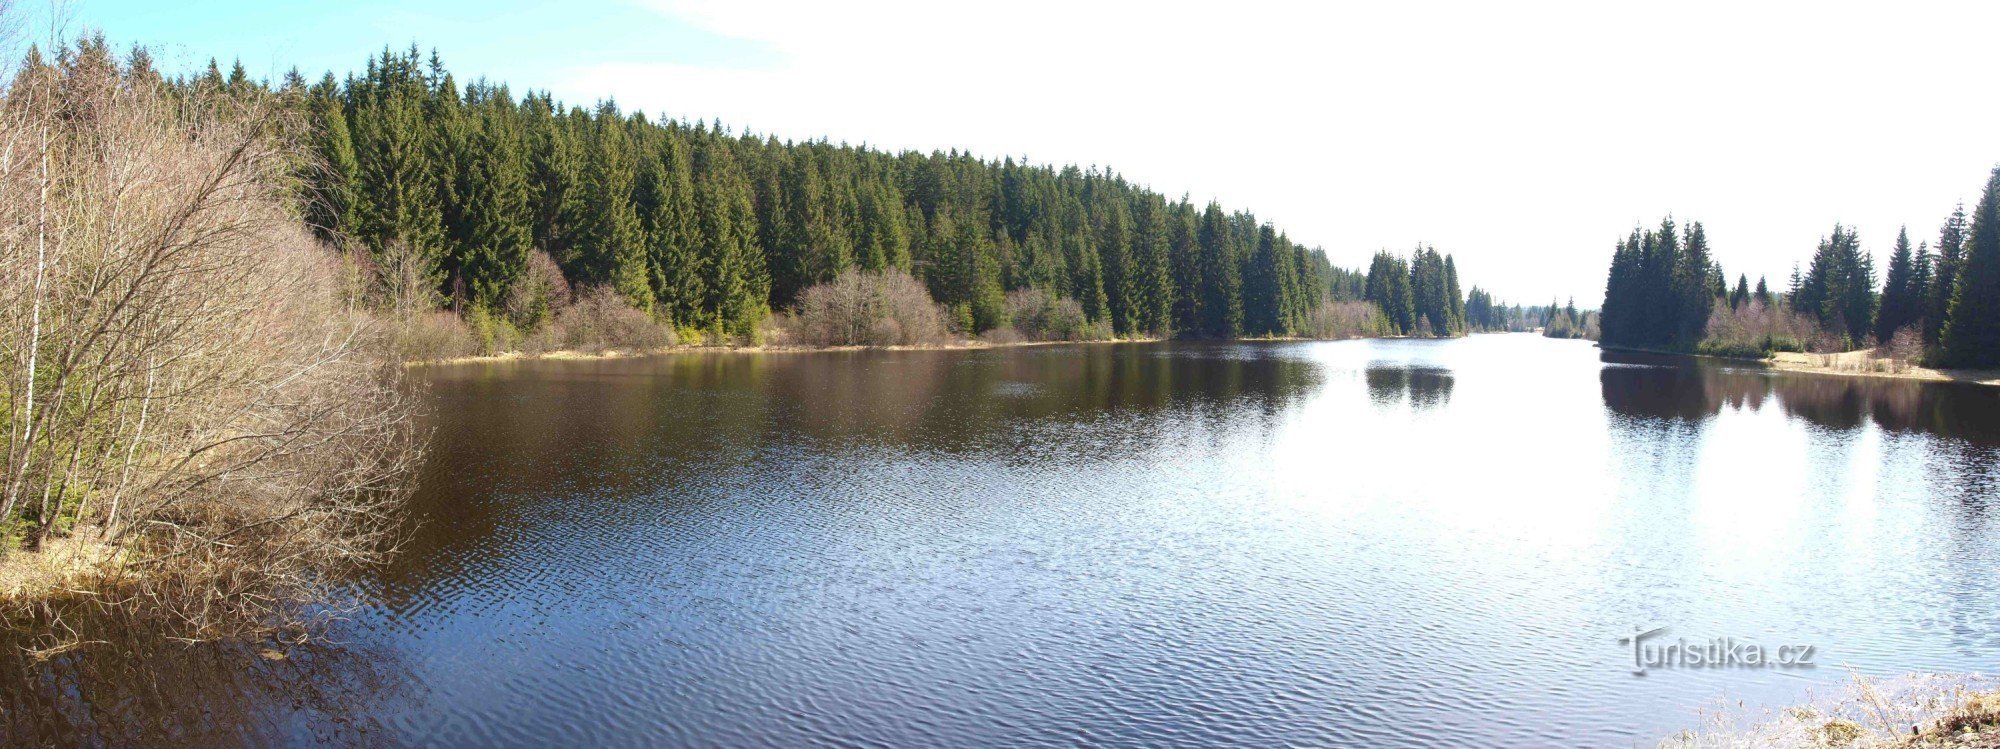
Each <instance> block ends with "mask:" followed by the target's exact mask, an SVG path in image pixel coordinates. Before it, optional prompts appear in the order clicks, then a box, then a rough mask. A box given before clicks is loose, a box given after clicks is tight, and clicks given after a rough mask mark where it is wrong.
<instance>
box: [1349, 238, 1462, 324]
mask: <svg viewBox="0 0 2000 749" xmlns="http://www.w3.org/2000/svg"><path fill="white" fill-rule="evenodd" d="M1362 296H1363V299H1365V300H1366V301H1368V302H1372V303H1374V305H1375V306H1376V307H1377V308H1379V309H1381V310H1382V313H1383V315H1384V317H1385V318H1386V319H1387V321H1388V323H1389V324H1390V325H1391V326H1392V327H1393V329H1394V332H1395V333H1396V334H1399V335H1422V336H1430V335H1436V336H1455V335H1461V334H1464V333H1465V332H1466V316H1465V296H1464V295H1462V294H1460V293H1459V287H1458V264H1457V263H1456V262H1455V261H1453V260H1452V258H1451V256H1449V255H1439V254H1438V251H1437V250H1436V249H1433V248H1430V247H1418V248H1417V250H1416V252H1415V253H1413V254H1412V255H1411V256H1410V258H1409V259H1407V260H1406V259H1403V258H1401V257H1398V256H1396V255H1393V254H1391V253H1389V252H1387V251H1383V252H1378V253H1376V254H1375V259H1374V261H1373V262H1371V263H1369V265H1368V276H1367V278H1366V279H1364V281H1363V290H1362Z"/></svg>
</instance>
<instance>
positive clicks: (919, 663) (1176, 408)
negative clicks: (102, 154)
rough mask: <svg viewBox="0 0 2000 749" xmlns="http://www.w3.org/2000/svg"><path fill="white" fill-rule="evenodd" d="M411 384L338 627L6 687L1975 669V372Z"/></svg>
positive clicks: (651, 741)
mask: <svg viewBox="0 0 2000 749" xmlns="http://www.w3.org/2000/svg"><path fill="white" fill-rule="evenodd" d="M422 375H423V377H425V378H426V379H428V380H429V383H430V388H431V398H432V401H433V403H434V404H435V409H436V413H435V426H436V429H437V438H436V443H435V448H434V452H433V454H432V457H431V460H430V462H429V464H428V467H427V469H426V472H425V475H424V476H423V478H422V482H421V483H422V487H421V490H420V492H419V494H418V496H417V498H416V501H415V516H416V518H417V520H418V521H420V522H421V526H420V527H419V528H418V530H416V531H415V534H414V537H413V539H412V542H411V543H410V545H409V546H408V548H407V550H406V551H405V552H404V554H403V555H402V556H401V557H400V559H399V560H398V561H397V563H396V564H395V565H394V566H393V567H392V568H390V569H388V570H386V571H384V572H383V573H382V574H381V575H380V576H379V577H377V578H375V579H371V580H369V581H368V584H367V585H366V586H364V590H362V591H361V592H362V594H363V595H365V596H367V597H369V598H370V599H371V600H374V601H377V602H378V603H376V604H374V605H371V606H368V607H366V608H364V609H363V610H362V611H360V612H359V613H358V614H357V615H356V616H355V617H354V618H353V619H352V620H351V621H349V622H346V623H344V624H341V625H339V626H336V627H335V628H334V632H333V633H332V634H333V638H332V639H334V640H335V641H336V642H334V643H330V644H324V645H319V646H315V647H311V648H300V649H298V650H297V651H295V653H294V655H293V656H292V657H290V658H289V659H287V660H284V661H278V662H263V661H260V660H259V659H257V658H254V657H252V656H251V655H250V654H248V653H246V652H243V651H232V650H229V649H219V650H209V651H203V652H202V653H201V657H196V656H195V655H194V654H191V653H167V654H164V655H163V654H150V655H146V656H139V655H132V656H120V655H118V654H111V655H106V656H105V658H107V659H110V660H112V661H117V663H116V664H115V665H113V666H108V667H106V671H105V672H109V673H121V674H125V676H121V677H118V678H104V677H97V678H93V679H89V680H77V681H70V682H64V681H62V679H61V678H60V677H52V678H53V680H52V681H51V679H49V678H45V679H44V687H43V688H45V689H48V690H51V691H53V692H54V693H57V694H59V695H61V696H60V697H59V698H58V699H56V700H55V701H54V702H51V703H49V704H59V705H62V706H64V707H63V709H64V710H65V711H67V712H65V714H64V716H63V717H62V718H61V719H60V720H47V721H42V722H41V725H44V726H46V725H51V724H61V725H73V726H80V727H82V730H84V731H86V732H88V733H87V734H81V735H82V736H84V737H85V738H92V737H94V739H95V740H100V741H102V740H105V739H106V738H107V737H109V739H110V740H113V741H116V740H119V739H121V738H122V739H132V738H134V737H145V738H149V739H154V740H162V737H168V738H170V739H171V740H174V741H186V742H188V743H250V744H269V743H278V744H284V743H290V744H311V743H319V742H338V743H354V744H365V745H403V744H410V745H443V746H598V745H609V746H659V745H692V746H748V745H774V746H972V745H1038V746H1072V745H1113V746H1163V745H1195V746H1208V745H1223V744H1237V745H1258V746H1275V745H1287V744H1289V745H1327V744H1332V745H1381V746H1434V745H1440V744H1448V745H1460V746H1486V745H1494V746H1507V745H1520V746H1546V745H1552V744H1560V745H1567V746H1630V745H1634V744H1637V745H1642V746H1651V745H1652V744H1653V742H1654V741H1656V740H1657V739H1658V738H1659V737H1660V736H1662V735H1664V734H1666V733H1669V732H1671V731H1673V730H1675V729H1678V728H1681V727H1684V726H1689V725H1692V724H1694V723H1695V722H1696V721H1697V715H1696V712H1695V711H1696V710H1697V709H1698V708H1701V707H1705V706H1709V705H1712V704H1713V703H1714V701H1715V700H1717V699H1719V698H1724V697H1727V698H1729V699H1732V700H1735V699H1741V700H1744V701H1746V702H1747V703H1748V704H1750V705H1752V706H1755V705H1759V704H1767V705H1782V704H1787V703H1792V702H1796V701H1800V700H1802V699H1804V698H1805V697H1806V696H1807V692H1808V690H1810V689H1813V688H1816V687H1822V686H1826V685H1837V684H1840V683H1841V682H1843V681H1844V680H1846V679H1847V678H1848V671H1847V667H1851V668H1853V669H1855V670H1856V671H1859V672H1861V673H1864V674H1882V675H1888V674H1898V673H1903V672H1907V671H1957V672H1962V671H1974V672H1981V671H1992V670H1993V669H1994V668H1995V667H1996V665H2000V527H1997V526H1996V521H1995V518H1994V512H1995V509H1996V508H1995V506H1994V501H1995V500H1996V499H2000V467H1996V458H1997V457H2000V389H1980V388H1975V387H1968V386H1957V385H1937V384H1917V383H1911V382H1893V381H1876V380H1864V379H1846V378H1837V377H1823V376H1803V375H1777V374H1773V373H1769V372H1764V371H1760V370H1756V369H1754V368H1728V367H1719V366H1715V365H1712V364H1693V363H1690V362H1689V361H1687V360H1678V359H1666V358H1654V357H1636V356H1624V355H1615V354H1606V353H1601V352H1599V351H1598V350H1597V349H1595V348H1593V347H1592V346H1591V345H1590V344H1588V343H1583V342H1572V341H1550V340H1545V339H1541V338H1537V337H1531V336H1522V335H1511V336H1476V337H1473V338H1470V339H1466V340H1459V341H1439V342H1425V341H1353V342H1342V343H1323V344H1316V343H1285V344H1242V345H1189V344H1159V345H1118V346H1082V347H1046V348H1021V349H1006V350H988V351H958V352H865V353H853V352H848V353H824V354H765V355H752V354H716V355H685V356H674V357H666V358H657V359H637V360H611V361H567V362H565V361H556V362H519V363H499V364H482V365H468V366H461V367H450V368H435V369H425V370H422ZM1655 626H1667V627H1669V628H1670V629H1669V630H1668V632H1667V633H1666V635H1665V636H1664V637H1665V638H1672V637H1686V638H1688V639H1690V640H1705V639H1708V638H1715V637H1733V638H1736V639H1738V640H1739V641H1743V640H1748V641H1754V642H1756V643H1760V644H1767V645H1771V646H1777V645H1784V644H1810V645H1813V646H1815V662H1816V663H1817V666H1816V667H1812V668H1748V667H1740V666H1739V667H1727V668H1686V667H1680V668H1655V669H1652V670H1650V671H1649V672H1648V673H1646V674H1644V675H1635V674H1634V673H1633V667H1632V659H1631V651H1630V648H1629V646H1627V645H1625V644H1621V643H1620V642H1619V641H1618V638H1619V637H1621V636H1623V635H1625V634H1628V633H1630V632H1631V631H1632V629H1633V628H1634V627H1655ZM121 669H123V670H121ZM162 674H165V676H162ZM145 679H152V681H150V682H146V681H144V680H145ZM141 683H146V684H151V686H146V687H137V686H133V685H134V684H141ZM15 704H19V703H18V702H16V703H15ZM134 726H139V727H140V729H143V730H140V729H134V728H133V727H134ZM163 726H164V727H166V732H162V731H161V730H156V729H161V727H163ZM76 737H77V735H72V736H70V737H69V738H72V739H73V738H76ZM14 738H17V739H19V738H23V737H22V736H16V737H14ZM27 738H30V739H32V740H36V741H39V740H44V739H49V738H63V737H60V736H53V737H52V736H50V735H48V734H42V735H37V736H33V737H27Z"/></svg>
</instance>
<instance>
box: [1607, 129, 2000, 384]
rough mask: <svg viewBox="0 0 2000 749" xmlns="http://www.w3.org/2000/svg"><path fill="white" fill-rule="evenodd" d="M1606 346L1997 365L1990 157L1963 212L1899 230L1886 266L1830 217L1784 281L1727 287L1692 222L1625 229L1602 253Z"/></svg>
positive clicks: (1997, 222)
mask: <svg viewBox="0 0 2000 749" xmlns="http://www.w3.org/2000/svg"><path fill="white" fill-rule="evenodd" d="M1604 296H1605V299H1604V312H1603V341H1604V343H1605V344H1607V345H1612V346H1621V347H1631V348H1652V349H1663V350H1673V351H1691V352H1698V353H1712V354H1722V355H1730V356H1768V355H1770V354H1772V353H1773V352H1777V351H1814V352H1840V351H1850V350H1856V349H1863V348H1870V347H1873V348H1876V349H1878V350H1879V351H1880V352H1882V353H1883V354H1884V355H1886V356H1890V357H1894V358H1897V359H1904V360H1912V361H1922V362H1923V363H1925V364H1927V365H1930V366H1937V367H1953V368H1990V367H1995V366H2000V168H1996V169H1995V170H1994V171H1993V173H1992V175H1991V176H1990V177H1989V178H1988V180H1987V183H1986V186H1985V188H1984V190H1983V191H1982V193H1981V195H1980V198H1979V202H1978V204H1977V207H1976V208H1975V209H1974V210H1973V212H1972V215H1971V216H1970V217H1968V216H1967V215H1966V213H1965V208H1964V206H1963V205H1960V206H1959V207H1958V208H1957V209H1956V210H1954V211H1953V212H1952V213H1951V215H1950V216H1948V217H1947V218H1946V219H1945V220H1944V222H1943V224H1942V226H1940V227H1939V229H1938V236H1937V240H1936V242H1935V243H1933V242H1931V241H1929V240H1924V241H1921V242H1918V243H1917V244H1916V246H1915V247H1912V246H1911V243H1910V235H1909V231H1908V229H1907V228H1905V229H1903V230H1901V231H1898V232H1897V235H1896V239H1895V242H1894V244H1893V245H1892V246H1891V249H1890V252H1889V262H1888V268H1887V271H1886V272H1885V273H1882V274H1880V276H1879V278H1878V274H1877V271H1876V265H1875V259H1874V257H1873V256H1872V255H1871V254H1870V253H1869V252H1868V251H1867V250H1865V249H1863V248H1862V244H1861V237H1860V235H1859V233H1858V232H1856V231H1855V230H1854V229H1853V228H1852V227H1846V226H1841V225H1835V226H1834V227H1833V231H1832V232H1831V233H1829V234H1828V235H1826V236H1825V237H1822V238H1821V239H1820V242H1819V246H1818V248H1817V249H1816V250H1815V251H1814V252H1813V254H1812V257H1811V259H1810V261H1809V262H1808V263H1807V264H1806V265H1805V266H1804V267H1803V269H1801V268H1800V267H1799V266H1796V265H1795V266H1794V267H1793V270H1792V274H1791V278H1790V282H1789V284H1788V285H1787V287H1786V289H1785V290H1784V291H1783V292H1773V291H1772V290H1771V288H1770V286H1769V283H1768V281H1767V280H1766V279H1764V278H1759V279H1757V284H1756V287H1755V289H1754V290H1753V289H1752V288H1751V286H1750V283H1749V277H1748V276H1747V275H1742V274H1739V275H1738V276H1737V278H1736V282H1735V284H1734V286H1733V287H1732V286H1731V285H1730V284H1729V283H1728V281H1727V275H1726V274H1725V273H1724V272H1723V270H1722V266H1721V264H1720V263H1719V262H1717V261H1716V260H1715V259H1714V257H1713V255H1712V253H1711V251H1710V249H1709V245H1708V237H1707V234H1706V232H1705V231H1704V230H1703V228H1702V225H1701V223H1700V222H1694V223H1691V224H1689V225H1687V226H1686V227H1684V228H1680V229H1678V230H1677V229H1676V226H1675V223H1674V221H1673V219H1671V218H1668V219H1666V220H1663V221H1661V223H1660V226H1659V227H1658V228H1657V229H1634V230H1633V231H1632V233H1631V235H1630V236H1628V237H1626V238H1625V239H1624V240H1622V241H1620V242H1619V243H1618V245H1617V247H1616V249H1615V250H1614V251H1613V253H1612V259H1611V271H1610V276H1609V279H1608V280H1607V282H1606V285H1605V295H1604Z"/></svg>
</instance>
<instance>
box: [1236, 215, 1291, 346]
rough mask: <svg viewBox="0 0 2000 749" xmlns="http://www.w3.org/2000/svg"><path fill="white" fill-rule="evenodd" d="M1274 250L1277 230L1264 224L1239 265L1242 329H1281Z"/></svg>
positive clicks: (1260, 333)
mask: <svg viewBox="0 0 2000 749" xmlns="http://www.w3.org/2000/svg"><path fill="white" fill-rule="evenodd" d="M1278 253H1279V250H1278V236H1277V230H1276V229H1275V228H1273V227H1272V226H1271V225H1270V224H1265V225H1264V226H1263V227H1262V228H1260V229H1259V230H1258V232H1257V249H1256V251H1255V252H1254V253H1252V254H1251V256H1250V259H1249V262H1248V263H1246V264H1245V265H1244V268H1243V332H1244V333H1247V334H1250V335H1256V336H1270V335H1280V334H1282V333H1284V330H1285V326H1284V323H1283V318H1284V313H1283V311H1282V306H1283V294H1282V292H1281V290H1280V286H1279V283H1280V282H1279V280H1278V267H1279V262H1280V261H1279V258H1278Z"/></svg>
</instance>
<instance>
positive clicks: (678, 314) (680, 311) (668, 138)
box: [643, 130, 708, 328]
mask: <svg viewBox="0 0 2000 749" xmlns="http://www.w3.org/2000/svg"><path fill="white" fill-rule="evenodd" d="M649 151H650V158H648V159H646V161H645V163H646V172H645V174H646V179H645V180H644V182H645V183H646V184H647V185H649V187H648V189H647V190H646V192H647V199H646V200H644V201H643V203H644V207H645V213H644V219H645V231H646V256H647V263H646V265H647V269H648V271H649V272H650V276H651V278H652V286H653V298H654V300H655V303H656V306H655V307H654V313H655V314H656V315H658V316H659V317H660V318H661V319H662V320H665V321H667V322H669V323H671V324H674V325H677V326H682V327H691V328H698V327H701V326H702V325H703V324H704V321H705V320H706V317H705V315H704V314H703V302H704V300H705V299H706V296H707V287H706V286H705V285H704V283H703V278H704V277H705V275H706V273H707V268H706V264H707V262H708V259H707V257H706V256H704V255H703V254H702V252H701V248H702V246H703V245H702V239H703V235H702V232H701V225H700V223H699V221H698V217H697V213H696V211H695V187H694V163H693V158H692V157H691V154H690V153H689V149H688V146H687V144H686V143H685V142H684V139H683V137H682V136H681V134H680V133H679V132H678V131H677V130H669V131H667V132H665V133H663V134H662V135H661V137H660V138H659V141H658V143H657V144H655V145H654V146H653V147H652V148H650V149H649Z"/></svg>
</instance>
